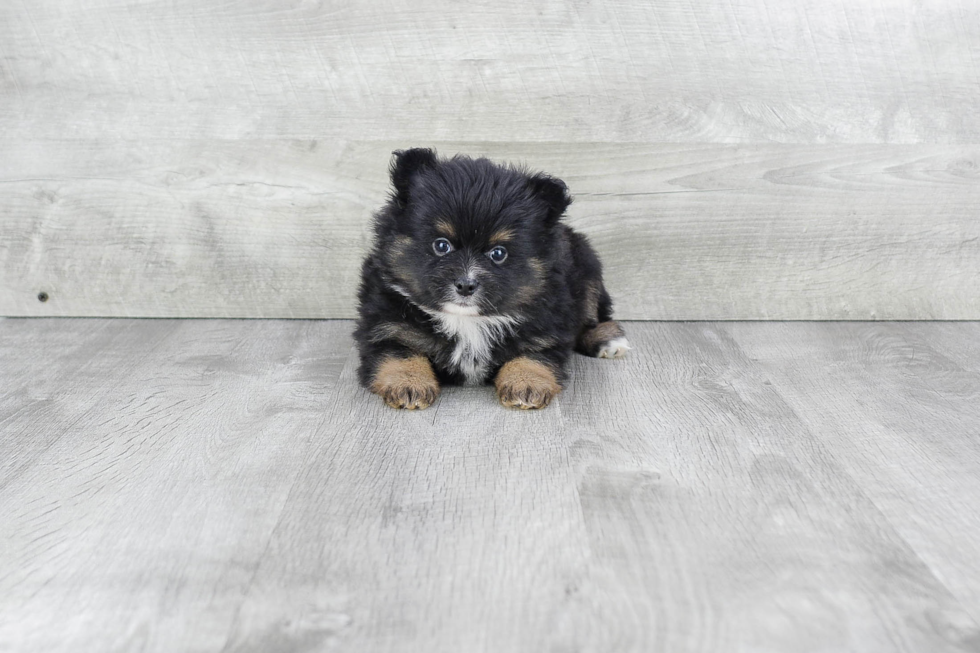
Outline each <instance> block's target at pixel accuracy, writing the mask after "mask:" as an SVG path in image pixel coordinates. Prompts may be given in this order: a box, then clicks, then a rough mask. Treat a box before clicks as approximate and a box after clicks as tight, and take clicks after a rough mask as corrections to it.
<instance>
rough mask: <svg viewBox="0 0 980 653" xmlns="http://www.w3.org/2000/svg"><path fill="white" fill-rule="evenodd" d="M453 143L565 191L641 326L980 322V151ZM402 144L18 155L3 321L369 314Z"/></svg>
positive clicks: (35, 149)
mask: <svg viewBox="0 0 980 653" xmlns="http://www.w3.org/2000/svg"><path fill="white" fill-rule="evenodd" d="M435 145H437V146H438V147H439V148H440V150H441V151H442V152H443V153H445V154H453V153H456V152H459V151H462V152H468V153H472V154H487V155H490V156H492V157H493V158H495V159H498V160H512V161H526V162H527V163H528V164H529V165H531V166H532V167H534V168H537V169H543V170H547V171H549V172H552V173H554V174H556V175H558V176H561V177H563V178H564V179H565V180H566V181H567V182H568V183H569V185H570V187H571V189H572V192H573V194H574V195H575V197H576V202H575V204H573V205H572V207H571V209H570V213H569V222H570V223H571V224H573V225H574V226H576V227H577V228H579V229H581V230H582V231H583V232H585V233H587V234H588V235H589V236H590V237H591V238H592V240H593V242H594V243H595V245H596V247H597V249H598V250H599V252H600V254H601V256H602V257H603V259H604V261H605V263H606V268H607V281H608V285H609V287H610V290H611V292H612V294H613V297H614V299H615V300H616V301H617V305H618V307H619V308H618V310H619V313H618V314H619V315H620V316H621V317H623V318H628V319H658V320H674V319H679V320H695V319H788V320H798V319H879V320H883V319H977V318H980V297H978V295H977V293H976V292H975V288H976V283H977V280H978V279H980V221H977V220H976V216H975V208H976V206H977V205H978V204H980V173H978V171H980V149H978V147H977V146H955V147H954V146H932V145H823V146H805V147H804V146H794V145H712V144H704V145H683V144H673V145H671V144H649V145H629V144H622V143H621V144H597V143H593V144H528V143H507V144H487V143H464V142H453V143H436V144H435ZM398 146H399V144H398V143H396V142H361V141H350V142H346V141H344V142H338V143H333V142H324V141H318V140H313V141H292V140H255V141H233V142H222V141H144V142H130V143H126V144H125V146H123V147H117V148H113V147H108V146H107V143H106V142H105V141H101V140H94V141H74V140H72V141H67V140H60V141H41V142H35V141H24V140H14V141H6V142H4V143H3V148H4V149H5V151H7V152H8V153H9V155H10V156H8V157H6V158H4V159H2V160H0V201H2V202H3V204H4V205H5V207H6V214H5V217H4V219H3V221H2V223H0V229H2V236H3V243H4V247H3V248H0V312H2V313H4V314H7V315H23V316H67V315H87V316H100V315H101V316H150V317H173V316H176V317H300V318H320V317H331V318H336V317H342V318H349V317H353V316H354V311H355V306H354V294H355V291H356V286H357V275H358V268H359V262H360V259H361V257H362V256H363V253H364V252H365V251H366V249H367V247H368V244H369V239H370V224H369V223H370V216H371V214H372V212H373V211H374V210H376V209H377V208H378V207H379V206H380V205H381V203H382V202H383V201H384V198H385V195H386V193H387V180H386V169H387V164H388V160H389V157H390V152H391V150H392V149H395V148H396V147H398ZM41 291H44V292H46V293H48V295H49V297H50V300H49V301H48V302H46V303H40V302H39V301H38V300H37V295H38V293H39V292H41Z"/></svg>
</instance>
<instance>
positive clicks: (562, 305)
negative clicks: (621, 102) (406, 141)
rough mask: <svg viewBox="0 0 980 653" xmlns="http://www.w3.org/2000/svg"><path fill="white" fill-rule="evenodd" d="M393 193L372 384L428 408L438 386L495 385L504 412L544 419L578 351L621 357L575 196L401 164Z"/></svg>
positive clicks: (404, 156) (364, 370)
mask: <svg viewBox="0 0 980 653" xmlns="http://www.w3.org/2000/svg"><path fill="white" fill-rule="evenodd" d="M390 172H391V183H392V186H393V190H392V193H391V196H390V198H389V200H388V203H387V204H386V205H385V206H384V207H383V208H382V209H381V210H380V211H379V212H378V213H377V214H376V215H375V223H374V247H373V249H372V250H371V252H370V253H369V254H368V256H367V258H366V259H365V260H364V264H363V266H362V268H361V285H360V291H359V294H358V299H359V301H360V307H359V315H360V318H359V320H358V322H357V329H356V331H355V332H354V338H355V340H356V342H357V346H358V349H359V351H360V355H361V364H360V369H359V372H358V373H359V378H360V382H361V384H362V385H363V386H364V387H366V388H368V389H370V390H371V391H372V392H374V393H376V394H378V395H380V396H381V398H382V399H384V401H385V403H387V404H388V405H389V406H392V407H394V408H407V409H416V408H427V407H428V406H430V405H431V404H432V403H433V402H434V401H435V400H436V397H438V395H439V387H440V384H443V383H451V384H467V385H477V384H483V383H488V382H489V381H491V380H492V381H493V383H494V385H495V386H496V389H497V395H498V397H499V399H500V403H501V404H503V405H504V406H507V407H512V408H525V409H529V408H544V407H545V406H547V405H548V403H549V402H551V400H552V399H553V398H554V397H555V395H557V394H558V393H559V392H560V391H561V388H562V382H563V381H564V380H565V378H566V371H565V368H566V363H567V361H568V358H569V356H570V355H571V353H572V351H573V350H576V351H579V352H581V353H582V354H585V355H587V356H596V357H599V358H620V357H621V356H623V355H624V354H625V353H626V351H627V350H628V349H629V343H628V342H627V340H626V336H625V334H624V332H623V329H622V327H620V325H619V324H618V323H617V322H613V321H612V301H611V299H610V298H609V294H608V293H607V292H606V289H605V287H604V286H603V284H602V265H601V263H600V262H599V259H598V257H597V256H596V253H595V251H594V250H593V249H592V247H591V246H590V245H589V242H588V241H587V240H586V238H585V236H583V235H581V234H579V233H577V232H575V231H573V230H572V229H571V228H570V227H568V226H567V225H565V224H562V222H561V217H562V215H563V214H564V212H565V209H566V208H567V207H568V205H569V204H570V203H571V201H572V200H571V198H570V197H569V195H568V189H567V188H566V186H565V184H564V183H563V182H562V181H561V180H559V179H555V178H553V177H550V176H548V175H545V174H530V173H528V172H526V171H524V170H521V169H518V168H514V167H505V166H501V165H497V164H494V163H492V162H491V161H489V160H487V159H483V158H480V159H472V158H469V157H465V156H456V157H454V158H452V159H439V158H437V157H436V154H435V152H434V151H432V150H429V149H411V150H406V151H398V152H395V153H394V158H393V161H392V164H391V170H390Z"/></svg>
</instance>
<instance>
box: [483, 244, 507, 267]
mask: <svg viewBox="0 0 980 653" xmlns="http://www.w3.org/2000/svg"><path fill="white" fill-rule="evenodd" d="M487 256H489V257H490V260H491V261H493V262H494V263H503V262H504V260H505V259H506V258H507V250H506V249H505V248H503V247H500V246H499V245H498V246H497V247H494V248H493V249H491V250H490V251H489V252H487Z"/></svg>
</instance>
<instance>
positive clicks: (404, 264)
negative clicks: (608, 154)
mask: <svg viewBox="0 0 980 653" xmlns="http://www.w3.org/2000/svg"><path fill="white" fill-rule="evenodd" d="M391 181H392V186H393V191H392V196H391V200H390V203H389V210H388V211H385V212H384V213H383V214H382V216H381V217H380V218H379V223H378V237H379V239H380V242H381V244H382V248H383V251H384V253H385V258H386V262H387V267H388V272H389V275H390V277H391V279H392V285H393V287H394V288H395V289H396V290H397V291H398V292H401V293H402V294H404V295H406V296H408V298H409V299H411V300H412V301H413V302H415V303H416V304H418V305H419V306H421V307H423V308H424V309H426V310H429V311H439V312H443V313H450V314H456V315H513V314H516V313H519V312H520V310H521V308H522V307H525V306H528V305H529V304H531V303H533V302H534V301H535V300H536V299H537V298H538V297H539V296H540V295H541V293H542V292H544V288H545V281H546V278H547V261H548V259H549V254H551V253H552V252H553V251H554V247H555V238H556V236H555V225H556V224H557V223H558V220H559V218H560V217H561V216H562V214H563V213H564V212H565V209H566V208H567V207H568V205H569V204H570V203H571V199H570V198H569V196H568V189H567V188H566V187H565V184H564V183H563V182H562V181H561V180H558V179H554V178H552V177H549V176H547V175H543V174H530V173H527V172H525V171H523V170H520V169H516V168H513V167H504V166H500V165H497V164H494V163H492V162H490V161H489V160H487V159H482V158H481V159H471V158H469V157H463V156H457V157H454V158H452V159H438V158H436V155H435V152H433V151H432V150H428V149H412V150H406V151H399V152H395V155H394V159H393V161H392V165H391Z"/></svg>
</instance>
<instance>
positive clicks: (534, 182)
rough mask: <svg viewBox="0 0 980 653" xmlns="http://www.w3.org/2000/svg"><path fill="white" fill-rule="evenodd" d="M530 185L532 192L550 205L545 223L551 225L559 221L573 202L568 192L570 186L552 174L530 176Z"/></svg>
mask: <svg viewBox="0 0 980 653" xmlns="http://www.w3.org/2000/svg"><path fill="white" fill-rule="evenodd" d="M527 182H528V186H529V187H530V189H531V194H532V195H533V196H535V197H537V198H538V199H540V200H542V201H543V202H544V203H545V205H546V206H547V207H548V213H547V215H546V216H545V224H547V225H548V226H549V227H550V226H552V225H554V224H555V223H556V222H558V218H560V217H561V216H562V215H563V214H564V213H565V209H567V208H568V205H569V204H571V203H572V198H571V196H570V195H569V194H568V186H566V185H565V182H563V181H562V180H561V179H556V178H555V177H552V176H550V175H546V174H543V173H538V174H536V175H531V176H530V177H528V180H527Z"/></svg>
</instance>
